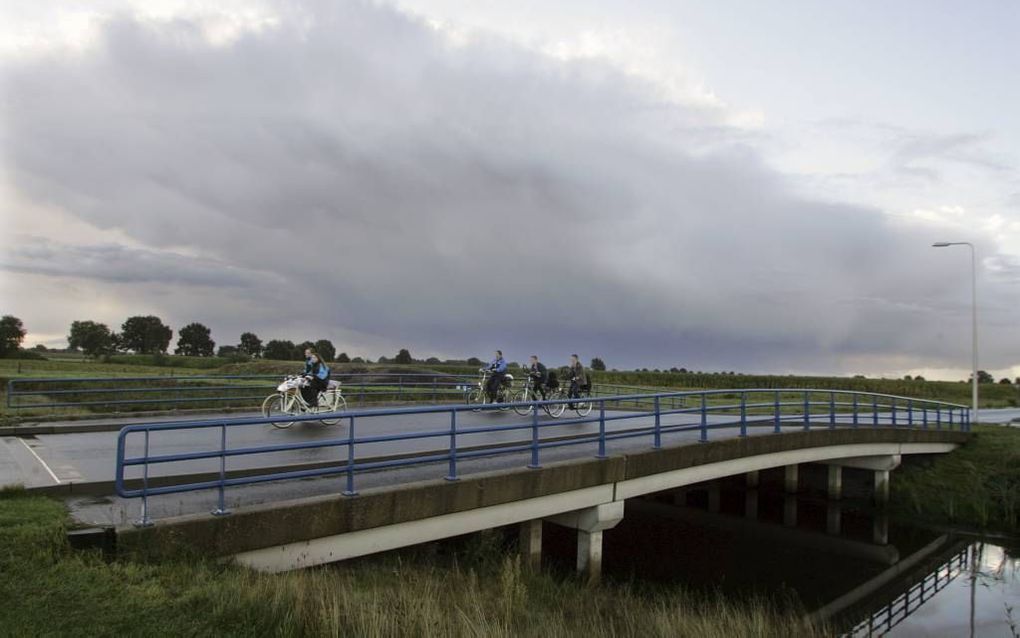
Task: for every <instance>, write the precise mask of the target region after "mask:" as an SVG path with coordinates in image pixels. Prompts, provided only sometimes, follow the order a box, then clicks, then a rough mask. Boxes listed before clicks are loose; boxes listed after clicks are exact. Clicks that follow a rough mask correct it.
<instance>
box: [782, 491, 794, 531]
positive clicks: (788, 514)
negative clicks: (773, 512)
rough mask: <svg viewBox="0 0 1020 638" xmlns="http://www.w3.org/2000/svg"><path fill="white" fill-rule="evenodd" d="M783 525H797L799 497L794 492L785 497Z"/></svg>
mask: <svg viewBox="0 0 1020 638" xmlns="http://www.w3.org/2000/svg"><path fill="white" fill-rule="evenodd" d="M783 526H784V527H797V497H796V496H794V495H793V494H787V495H786V496H785V497H783Z"/></svg>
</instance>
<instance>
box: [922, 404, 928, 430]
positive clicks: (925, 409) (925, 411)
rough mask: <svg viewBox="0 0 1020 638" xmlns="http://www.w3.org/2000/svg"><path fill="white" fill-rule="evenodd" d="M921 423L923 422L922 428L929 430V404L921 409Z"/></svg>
mask: <svg viewBox="0 0 1020 638" xmlns="http://www.w3.org/2000/svg"><path fill="white" fill-rule="evenodd" d="M921 421H922V427H924V429H925V430H927V429H928V404H927V403H926V404H924V407H923V408H921Z"/></svg>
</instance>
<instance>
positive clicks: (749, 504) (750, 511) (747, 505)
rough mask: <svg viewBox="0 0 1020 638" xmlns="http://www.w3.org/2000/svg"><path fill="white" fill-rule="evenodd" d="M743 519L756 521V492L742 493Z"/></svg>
mask: <svg viewBox="0 0 1020 638" xmlns="http://www.w3.org/2000/svg"><path fill="white" fill-rule="evenodd" d="M744 518H748V519H751V520H752V521H753V520H757V519H758V490H747V492H745V493H744Z"/></svg>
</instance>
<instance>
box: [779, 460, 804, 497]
mask: <svg viewBox="0 0 1020 638" xmlns="http://www.w3.org/2000/svg"><path fill="white" fill-rule="evenodd" d="M799 487H800V466H799V465H787V466H786V467H785V468H784V476H783V488H784V489H785V490H786V493H787V494H795V493H796V492H797V489H798V488H799Z"/></svg>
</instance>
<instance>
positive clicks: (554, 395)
mask: <svg viewBox="0 0 1020 638" xmlns="http://www.w3.org/2000/svg"><path fill="white" fill-rule="evenodd" d="M546 398H547V399H548V400H549V401H556V400H557V399H562V398H563V392H562V391H561V390H551V391H550V392H549V394H548V396H547V397H546ZM542 407H543V408H544V409H545V413H546V414H548V415H549V416H551V417H552V418H554V419H555V418H558V417H560V416H562V415H563V412H564V411H565V410H566V409H567V404H566V403H547V404H545V405H543V406H542Z"/></svg>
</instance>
